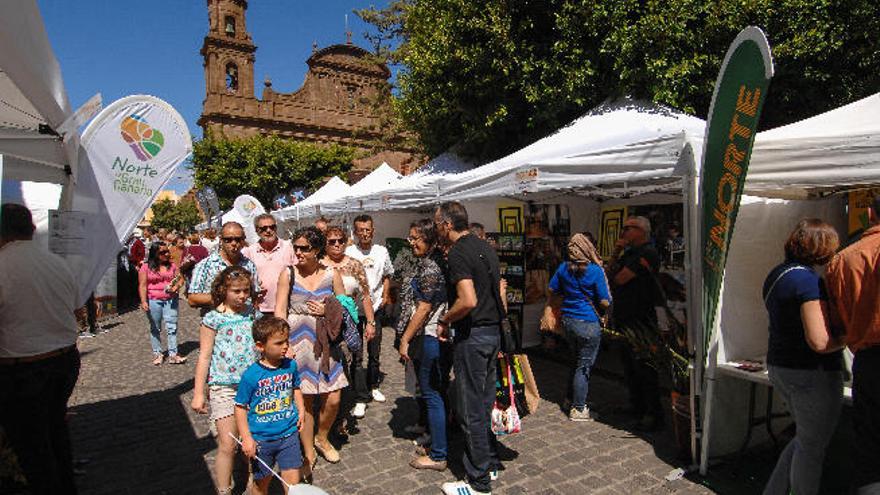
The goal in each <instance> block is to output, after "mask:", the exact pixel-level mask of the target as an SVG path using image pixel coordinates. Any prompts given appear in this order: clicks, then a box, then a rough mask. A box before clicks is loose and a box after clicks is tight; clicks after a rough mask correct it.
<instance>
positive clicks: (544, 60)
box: [358, 0, 880, 159]
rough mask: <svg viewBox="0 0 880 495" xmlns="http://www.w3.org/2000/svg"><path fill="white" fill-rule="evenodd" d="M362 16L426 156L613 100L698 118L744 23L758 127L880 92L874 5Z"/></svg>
mask: <svg viewBox="0 0 880 495" xmlns="http://www.w3.org/2000/svg"><path fill="white" fill-rule="evenodd" d="M358 14H359V15H360V16H361V17H362V18H363V19H364V20H365V21H367V22H369V23H371V24H372V25H373V28H374V32H373V33H371V34H370V35H369V37H368V39H370V41H371V43H373V44H374V48H376V52H377V53H384V54H386V56H387V57H388V61H389V63H391V64H398V65H399V67H400V70H399V72H398V76H397V85H398V88H397V91H396V94H397V102H396V105H395V108H397V109H398V111H399V114H400V118H401V119H402V120H403V121H404V122H405V124H406V126H407V127H408V128H409V129H411V130H412V131H414V132H415V133H417V134H418V136H419V137H420V140H421V143H422V145H423V146H424V148H425V150H426V151H427V153H428V154H429V155H437V154H439V153H441V152H443V151H445V150H446V149H448V148H450V147H451V146H453V145H458V149H459V150H461V151H462V152H463V153H465V154H468V155H471V156H474V157H476V158H481V159H492V158H497V157H499V156H502V155H504V154H506V153H509V152H511V151H513V150H516V149H518V148H520V147H522V146H524V145H526V144H528V143H531V142H533V141H535V140H536V139H538V138H540V137H543V136H545V135H547V134H549V133H550V132H552V131H554V130H555V129H557V128H559V127H560V126H562V125H565V124H566V123H568V122H570V121H571V120H573V119H574V118H576V117H578V116H579V115H581V114H583V113H584V112H585V111H587V110H589V109H590V108H592V107H594V106H596V105H598V104H600V103H602V102H603V101H605V100H607V99H609V98H617V97H621V96H630V97H633V98H639V99H647V100H652V101H654V102H657V103H661V104H666V105H669V106H672V107H674V108H677V109H679V110H682V111H685V112H688V113H691V114H694V115H697V116H699V117H702V118H705V117H706V114H707V113H708V109H709V102H710V100H711V97H712V90H713V87H714V83H715V78H716V77H717V74H718V70H719V68H720V65H721V62H722V60H723V57H724V54H725V52H726V51H727V47H728V46H729V44H730V42H731V41H733V39H734V37H735V36H736V34H737V33H738V32H739V31H740V30H742V29H743V28H744V27H746V26H749V25H756V26H759V27H761V28H762V29H763V30H764V32H765V33H766V34H767V37H768V40H769V41H770V45H771V48H772V51H773V57H774V64H775V68H776V75H775V77H774V78H773V80H772V81H771V84H770V93H769V94H768V99H767V102H766V104H765V106H764V110H763V112H762V115H761V119H762V123H761V128H762V129H766V128H772V127H776V126H778V125H782V124H787V123H791V122H794V121H797V120H800V119H803V118H806V117H809V116H812V115H815V114H818V113H821V112H822V111H826V110H829V109H831V108H834V107H837V106H840V105H842V104H845V103H849V102H852V101H854V100H856V99H859V98H862V97H865V96H868V95H870V94H872V93H873V92H875V91H877V90H878V88H880V49H878V46H880V45H878V44H877V42H876V40H877V39H880V4H878V2H876V0H753V1H749V2H741V1H730V0H617V1H613V2H600V1H596V0H517V1H511V0H484V1H481V2H472V1H470V0H442V1H441V0H394V1H392V2H391V4H390V5H389V6H388V7H387V8H385V9H382V10H376V9H366V10H363V11H359V12H358ZM383 43H384V46H383Z"/></svg>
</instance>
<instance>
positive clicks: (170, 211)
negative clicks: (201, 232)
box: [150, 199, 202, 232]
mask: <svg viewBox="0 0 880 495" xmlns="http://www.w3.org/2000/svg"><path fill="white" fill-rule="evenodd" d="M152 210H153V219H152V220H151V221H150V224H151V225H152V226H153V227H155V228H157V229H158V228H165V229H168V230H177V231H178V232H188V231H190V230H192V229H193V228H194V227H195V226H196V225H198V224H199V223H200V222H201V221H202V217H201V215H200V214H199V210H198V208H197V207H196V203H195V201H192V200H189V199H181V200H180V201H178V202H176V203H175V202H174V201H171V200H170V199H161V200H159V201H156V202H155V203H153V206H152Z"/></svg>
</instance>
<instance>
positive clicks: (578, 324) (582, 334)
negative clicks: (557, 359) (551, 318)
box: [562, 317, 602, 411]
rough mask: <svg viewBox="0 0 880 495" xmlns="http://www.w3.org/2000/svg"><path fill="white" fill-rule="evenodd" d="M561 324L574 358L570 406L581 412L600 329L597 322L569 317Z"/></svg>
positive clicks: (597, 351)
mask: <svg viewBox="0 0 880 495" xmlns="http://www.w3.org/2000/svg"><path fill="white" fill-rule="evenodd" d="M562 324H563V325H564V326H565V336H566V337H567V338H568V342H569V345H571V346H572V348H573V349H574V352H575V356H576V363H575V366H574V373H573V375H572V378H571V405H572V407H574V408H575V409H577V410H578V411H583V410H584V407H586V406H587V393H588V392H589V391H590V369H592V368H593V363H595V362H596V356H597V355H598V354H599V344H600V343H601V342H602V328H601V327H600V326H599V322H596V321H584V320H576V319H574V318H569V317H563V318H562Z"/></svg>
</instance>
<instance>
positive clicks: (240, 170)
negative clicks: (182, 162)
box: [192, 135, 355, 210]
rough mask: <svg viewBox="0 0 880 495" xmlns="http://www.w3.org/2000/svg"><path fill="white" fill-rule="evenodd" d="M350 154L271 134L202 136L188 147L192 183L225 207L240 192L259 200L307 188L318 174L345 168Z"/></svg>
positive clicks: (265, 202) (320, 177)
mask: <svg viewBox="0 0 880 495" xmlns="http://www.w3.org/2000/svg"><path fill="white" fill-rule="evenodd" d="M354 158H355V152H354V150H352V149H351V148H347V147H344V146H339V145H335V144H333V145H316V144H310V143H302V142H297V141H292V140H287V139H282V138H279V137H275V136H253V137H249V138H247V139H239V140H232V139H217V138H213V137H212V136H210V135H209V136H208V137H206V138H205V139H202V140H201V141H198V142H196V143H195V145H194V147H193V158H192V170H193V176H194V179H195V186H196V187H197V188H201V187H206V186H210V187H212V188H213V189H214V190H215V191H216V192H217V197H218V199H219V201H220V207H221V208H222V209H224V210H225V209H227V208H230V207H231V206H232V202H233V201H234V200H235V198H236V197H238V196H239V195H241V194H250V195H252V196H254V197H255V198H257V199H259V200H260V202H262V203H263V205H264V206H268V205H270V204H271V203H272V200H273V199H274V197H275V196H276V195H278V194H281V193H285V192H288V191H290V190H291V189H295V188H312V187H314V186H315V185H317V184H319V183H320V182H321V181H322V180H323V179H324V178H326V177H328V176H332V175H340V174H343V173H345V172H347V171H348V170H349V169H350V168H351V165H352V160H353V159H354Z"/></svg>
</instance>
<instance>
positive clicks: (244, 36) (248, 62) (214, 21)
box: [201, 0, 257, 107]
mask: <svg viewBox="0 0 880 495" xmlns="http://www.w3.org/2000/svg"><path fill="white" fill-rule="evenodd" d="M207 1H208V23H209V30H208V35H207V36H205V41H204V43H203V44H202V50H201V54H202V56H203V57H204V59H205V61H204V67H205V84H206V85H207V88H206V89H207V92H206V100H205V105H206V107H207V106H208V104H209V100H211V99H212V98H211V97H212V95H226V96H232V97H235V96H238V97H244V98H253V97H254V52H256V51H257V47H256V45H254V42H253V40H251V35H250V33H248V32H247V28H246V24H245V11H247V0H207Z"/></svg>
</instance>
